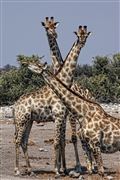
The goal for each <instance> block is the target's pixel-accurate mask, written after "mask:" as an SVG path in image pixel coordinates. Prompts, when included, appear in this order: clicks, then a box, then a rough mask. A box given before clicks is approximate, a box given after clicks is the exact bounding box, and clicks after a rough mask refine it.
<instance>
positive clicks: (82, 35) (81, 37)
mask: <svg viewBox="0 0 120 180" xmlns="http://www.w3.org/2000/svg"><path fill="white" fill-rule="evenodd" d="M74 33H75V34H76V36H77V37H78V41H80V43H81V45H82V47H83V46H84V45H85V42H86V40H87V38H88V36H89V35H90V34H91V32H87V26H81V25H80V26H79V28H78V31H75V32H74Z"/></svg>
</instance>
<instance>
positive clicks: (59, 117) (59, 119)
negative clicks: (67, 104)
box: [54, 110, 66, 177]
mask: <svg viewBox="0 0 120 180" xmlns="http://www.w3.org/2000/svg"><path fill="white" fill-rule="evenodd" d="M64 114H65V112H62V111H61V112H60V110H59V113H56V115H55V131H56V132H55V141H54V148H55V172H56V177H58V176H60V168H61V158H60V156H61V157H62V162H63V156H64V155H65V152H64V151H65V148H64V147H63V146H64V145H63V144H64V143H61V142H62V141H63V142H64V140H63V139H62V136H61V135H62V133H63V123H64V122H63V121H64ZM64 164H65V165H64V166H65V168H66V163H64Z"/></svg>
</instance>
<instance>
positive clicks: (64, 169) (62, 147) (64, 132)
mask: <svg viewBox="0 0 120 180" xmlns="http://www.w3.org/2000/svg"><path fill="white" fill-rule="evenodd" d="M66 115H67V114H66ZM65 134H66V116H65V117H64V120H63V123H62V130H61V156H62V165H63V172H64V175H66V174H68V172H67V168H66V158H65V146H66V143H65V140H66V138H65Z"/></svg>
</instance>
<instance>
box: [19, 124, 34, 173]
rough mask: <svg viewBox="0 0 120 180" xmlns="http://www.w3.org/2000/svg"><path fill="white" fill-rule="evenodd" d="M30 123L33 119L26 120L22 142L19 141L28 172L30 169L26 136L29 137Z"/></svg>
mask: <svg viewBox="0 0 120 180" xmlns="http://www.w3.org/2000/svg"><path fill="white" fill-rule="evenodd" d="M32 124H33V121H28V123H27V124H26V129H25V131H24V134H23V137H22V142H21V147H22V150H23V153H24V156H25V160H26V166H27V170H28V172H30V171H31V166H30V161H29V157H28V138H29V134H30V131H31V128H32Z"/></svg>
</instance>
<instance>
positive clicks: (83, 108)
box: [28, 63, 120, 176]
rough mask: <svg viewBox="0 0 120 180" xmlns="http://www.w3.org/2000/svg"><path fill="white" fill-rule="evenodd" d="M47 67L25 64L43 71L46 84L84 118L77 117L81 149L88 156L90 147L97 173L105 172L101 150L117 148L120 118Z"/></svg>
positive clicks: (107, 150) (103, 151) (118, 149)
mask: <svg viewBox="0 0 120 180" xmlns="http://www.w3.org/2000/svg"><path fill="white" fill-rule="evenodd" d="M46 67H47V63H44V64H42V63H39V64H34V63H33V64H29V65H28V68H29V69H30V70H32V71H33V72H36V73H38V74H42V76H43V78H44V79H45V81H46V82H47V84H48V85H49V87H50V88H51V89H52V90H53V92H54V93H55V94H56V95H57V96H58V97H59V98H60V99H61V101H62V102H63V103H64V105H65V106H66V107H67V109H68V110H69V111H71V112H72V113H73V114H74V115H76V116H77V117H78V118H79V117H81V115H82V117H83V119H82V120H81V119H79V120H80V130H79V132H78V135H79V137H80V140H81V143H82V147H83V150H84V152H85V154H86V157H87V158H88V159H89V158H90V157H89V155H90V154H89V151H90V152H92V154H93V156H94V158H95V160H96V164H97V167H98V174H99V175H101V176H104V168H103V160H102V156H101V152H102V153H106V154H108V153H114V152H117V151H120V119H119V118H115V117H113V116H111V115H109V114H107V113H106V112H105V111H104V109H103V108H102V107H101V106H100V105H99V104H98V103H96V102H94V101H91V100H89V99H86V98H85V97H83V96H81V95H78V94H77V93H75V92H74V91H72V90H71V89H70V88H68V87H67V86H66V85H65V84H64V83H63V82H62V81H61V80H60V79H59V78H58V77H56V76H55V75H53V74H52V73H51V72H50V71H49V70H48V69H46ZM87 162H89V161H87ZM87 167H89V165H88V166H87ZM88 171H90V169H88ZM90 173H91V171H90Z"/></svg>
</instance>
